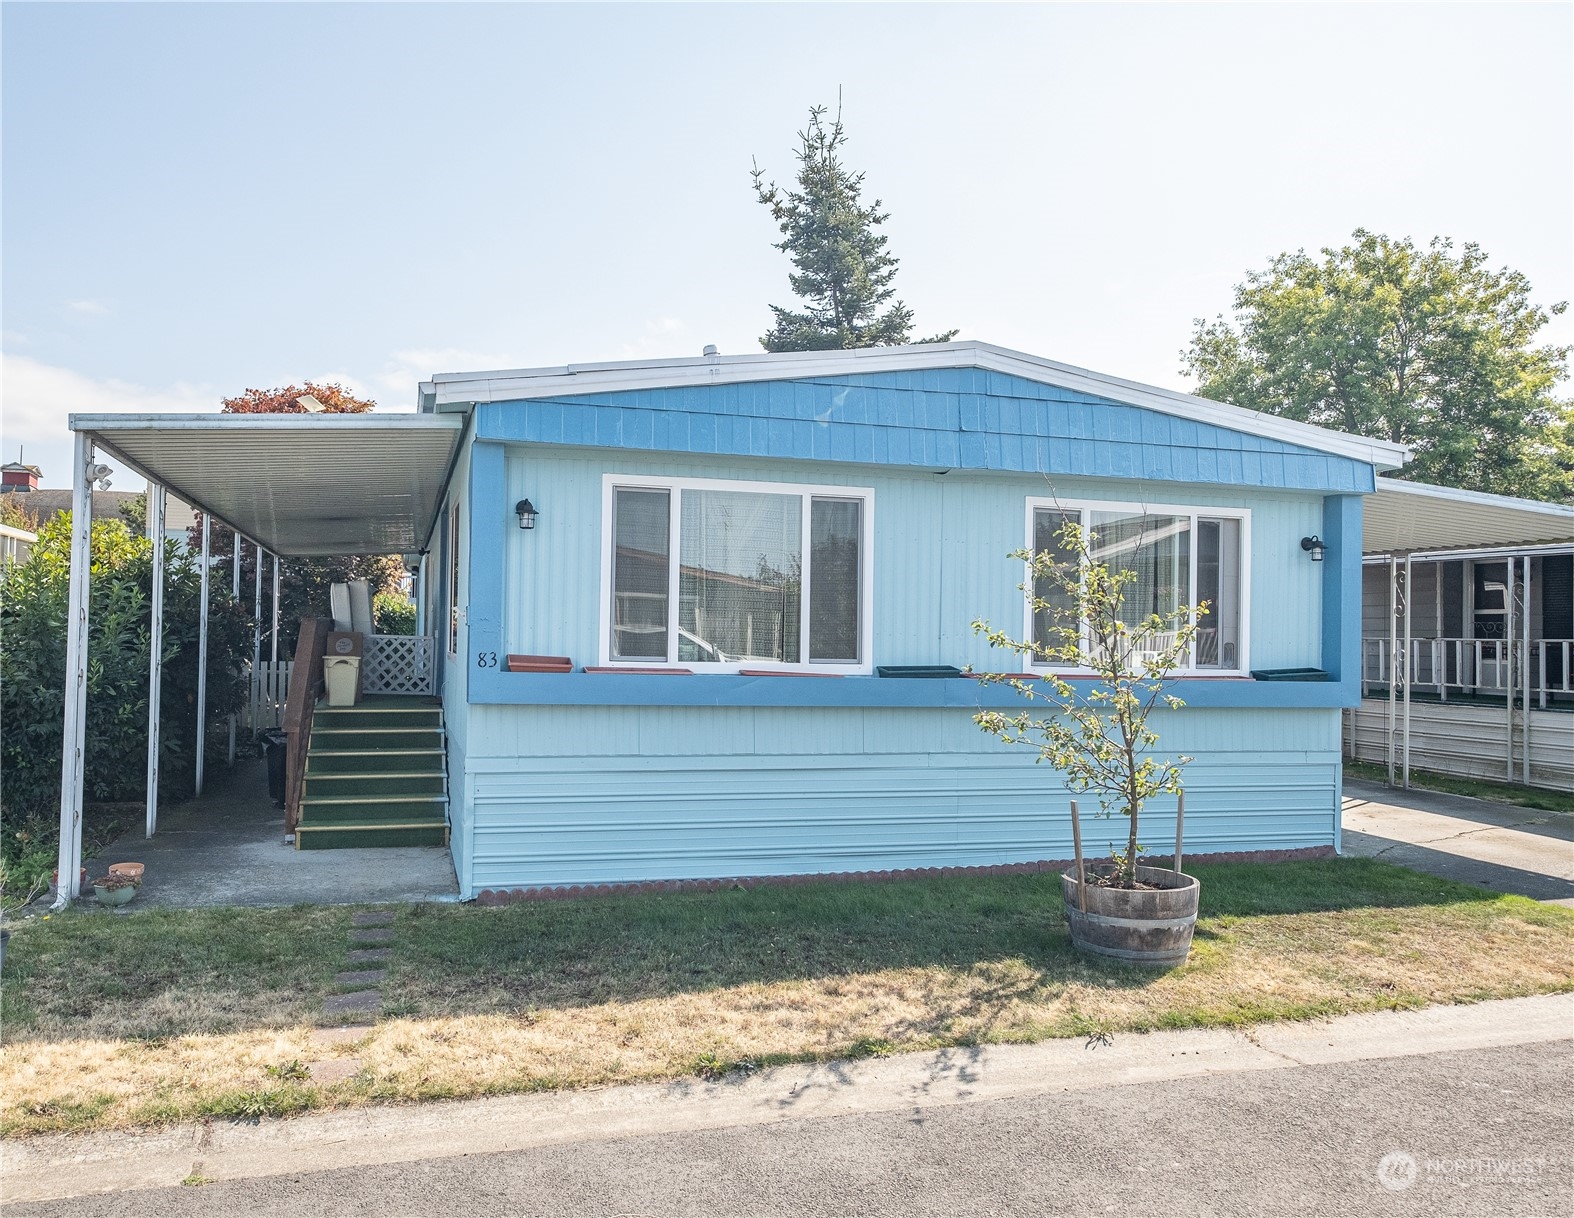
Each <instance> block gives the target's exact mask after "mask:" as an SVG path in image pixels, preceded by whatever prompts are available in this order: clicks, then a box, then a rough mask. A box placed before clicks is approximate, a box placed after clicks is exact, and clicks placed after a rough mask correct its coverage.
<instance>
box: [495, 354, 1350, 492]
mask: <svg viewBox="0 0 1574 1218" xmlns="http://www.w3.org/2000/svg"><path fill="white" fill-rule="evenodd" d="M476 409H477V420H478V434H479V435H480V436H482V437H484V438H487V439H493V440H509V441H516V442H524V443H537V444H563V445H574V446H582V447H595V448H627V449H642V450H648V451H664V452H681V453H693V454H704V455H711V456H736V457H766V458H779V459H787V460H813V461H835V462H848V463H855V464H868V465H896V466H909V467H914V466H916V467H920V468H929V469H965V470H998V471H1003V472H1010V473H1032V474H1047V475H1067V476H1072V475H1075V476H1086V477H1106V478H1138V479H1144V480H1154V481H1170V482H1187V483H1216V484H1228V485H1236V486H1255V487H1265V488H1274V489H1285V490H1312V491H1322V492H1330V493H1338V492H1346V493H1349V492H1354V493H1365V492H1369V491H1371V490H1372V489H1373V474H1372V469H1371V466H1370V465H1367V464H1365V463H1364V462H1360V461H1354V460H1351V459H1349V458H1347V457H1340V456H1335V455H1332V454H1329V453H1322V452H1317V451H1315V450H1313V449H1310V448H1303V447H1300V446H1297V445H1294V444H1288V443H1285V442H1283V441H1280V440H1271V439H1266V438H1264V437H1262V436H1256V435H1252V434H1250V433H1247V432H1242V431H1233V430H1230V429H1227V428H1223V427H1218V426H1215V425H1213V424H1209V423H1201V422H1197V421H1194V420H1190V419H1183V418H1179V417H1176V416H1172V415H1166V414H1162V413H1160V412H1158V411H1155V410H1148V409H1145V408H1142V407H1138V406H1130V405H1126V404H1124V403H1121V402H1115V401H1112V400H1109V399H1107V398H1100V397H1095V396H1092V395H1089V394H1085V393H1081V392H1078V391H1076V390H1071V389H1064V388H1060V387H1058V386H1054V385H1045V384H1040V383H1038V382H1035V381H1029V380H1026V379H1023V378H1021V377H1014V376H1007V375H1005V374H1002V373H998V372H987V371H983V370H979V369H967V368H949V369H935V370H931V371H925V372H900V373H877V374H869V375H864V376H846V377H827V378H816V379H808V380H798V381H757V382H744V383H736V384H726V385H705V386H681V387H674V388H668V389H641V390H630V391H626V392H615V393H598V394H587V395H583V396H573V395H565V396H562V397H554V398H538V399H532V400H526V401H517V402H497V403H489V404H483V405H480V406H478V407H477V408H476Z"/></svg>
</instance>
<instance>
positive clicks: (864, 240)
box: [752, 106, 957, 351]
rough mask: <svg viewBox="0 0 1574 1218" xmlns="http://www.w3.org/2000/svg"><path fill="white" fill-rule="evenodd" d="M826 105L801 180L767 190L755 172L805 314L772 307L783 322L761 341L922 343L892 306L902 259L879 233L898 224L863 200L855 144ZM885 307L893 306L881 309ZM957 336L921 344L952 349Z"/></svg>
mask: <svg viewBox="0 0 1574 1218" xmlns="http://www.w3.org/2000/svg"><path fill="white" fill-rule="evenodd" d="M826 114H827V110H826V108H825V107H824V106H811V107H810V109H809V125H808V126H807V127H806V128H805V129H804V130H802V131H800V132H799V133H798V152H797V157H798V183H797V188H796V189H788V190H782V189H781V188H779V187H778V186H777V185H776V183H775V182H772V183H771V184H770V185H769V186H767V185H766V184H765V171H764V170H762V169H761V168H760V167H759V166H758V165H756V166H755V167H754V170H753V175H752V176H753V178H754V192H755V197H756V198H758V199H759V201H760V202H761V203H762V204H764V205H765V206H766V207H768V208H770V212H771V218H772V219H773V220H775V221H776V225H777V227H778V228H779V229H780V230H781V233H782V240H781V241H780V242H779V243H777V245H776V248H777V249H779V250H781V251H783V252H784V253H786V254H787V255H788V256H789V257H790V258H791V259H792V263H793V266H794V267H795V268H796V270H795V271H794V273H793V274H791V275H789V276H788V283H789V284H790V285H791V286H792V290H793V293H794V294H795V295H797V296H798V297H799V298H800V299H802V300H803V302H804V306H805V307H804V308H803V310H802V311H795V310H793V309H784V308H782V307H780V306H779V305H772V306H771V312H772V313H774V314H775V315H776V324H775V325H774V326H772V327H771V329H770V331H769V332H768V333H767V334H766V335H765V337H764V338H762V339H760V345H761V346H763V347H764V348H765V349H766V350H767V351H833V350H839V349H844V348H849V347H889V346H895V345H898V344H901V343H906V342H911V341H914V340H913V339H912V338H911V337H910V336H911V334H912V332H913V311H912V310H911V309H910V308H908V307H907V306H906V305H905V304H903V303H902V302H901V301H900V300H892V296H894V295H895V292H896V289H895V288H894V287H892V285H891V281H892V280H893V279H894V278H895V277H896V268H897V259H896V258H895V257H894V256H893V255H892V254H890V253H889V252H888V251H887V250H886V243H887V241H888V240H889V238H888V237H887V236H886V235H885V234H884V233H882V232H879V231H878V230H879V228H880V226H881V225H882V224H884V223H885V222H886V220H887V219H888V218H889V213H887V212H883V211H881V210H880V200H879V199H876V200H875V201H874V202H873V203H869V204H865V203H864V202H863V197H862V196H863V184H864V175H863V174H862V173H853V172H851V171H850V170H848V168H847V167H846V166H845V165H843V164H842V161H841V158H840V155H839V154H840V151H841V148H842V146H843V145H844V144H845V143H846V142H847V133H846V130H845V128H843V126H842V115H841V110H840V107H838V109H837V114H836V118H835V119H834V120H833V121H831V122H829V123H827V122H826V121H825V116H826ZM882 310H884V311H883V312H882ZM956 333H957V332H956V331H955V330H949V331H947V332H946V333H944V334H937V335H935V336H933V337H932V338H924V339H919V340H917V341H919V342H926V343H943V342H949V341H950V340H951V339H953V338H955V337H956Z"/></svg>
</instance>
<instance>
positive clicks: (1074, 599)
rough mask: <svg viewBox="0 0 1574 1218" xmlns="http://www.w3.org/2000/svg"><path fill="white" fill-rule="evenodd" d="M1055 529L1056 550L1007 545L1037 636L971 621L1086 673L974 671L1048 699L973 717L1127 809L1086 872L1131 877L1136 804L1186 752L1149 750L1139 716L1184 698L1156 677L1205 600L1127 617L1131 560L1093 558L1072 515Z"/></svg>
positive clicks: (1114, 806)
mask: <svg viewBox="0 0 1574 1218" xmlns="http://www.w3.org/2000/svg"><path fill="white" fill-rule="evenodd" d="M1057 540H1058V542H1059V543H1060V549H1059V552H1058V553H1057V552H1050V551H1032V550H1018V551H1016V552H1014V553H1013V554H1012V555H1011V557H1012V558H1015V559H1019V560H1020V561H1022V562H1025V563H1026V564H1027V565H1028V567H1029V569H1030V573H1031V578H1030V581H1029V582H1027V583H1024V584H1022V585H1021V588H1022V590H1023V591H1024V592H1025V593H1027V594H1028V596H1029V598H1030V599H1031V601H1032V605H1033V617H1034V621H1036V622H1038V623H1040V630H1039V631H1038V632H1037V633H1039V634H1040V635H1041V637H1040V638H1036V639H1027V640H1021V639H1016V638H1013V637H1011V635H1009V634H1007V633H1006V632H1005V631H1003V630H997V629H995V628H994V627H992V626H990V624H989V623H988V622H986V621H975V622H974V623H973V630H974V632H975V633H978V634H982V635H983V636H984V637H985V638H987V639H988V640H989V643H990V646H992V647H999V648H1002V649H1004V650H1006V651H1010V652H1013V653H1015V654H1016V655H1019V656H1024V657H1027V658H1029V659H1030V660H1032V661H1034V662H1037V663H1040V664H1047V665H1053V666H1055V667H1056V668H1069V669H1077V670H1080V671H1082V672H1086V673H1089V674H1091V679H1079V680H1078V681H1077V682H1075V683H1073V682H1071V681H1068V680H1067V679H1066V678H1065V677H1063V676H1061V675H1059V674H1058V673H1055V672H1051V673H1048V674H1047V675H1046V676H1045V677H1044V678H1043V679H1042V680H1035V681H1027V680H1023V679H1022V678H1020V677H1014V676H1007V675H1001V674H998V673H990V674H980V675H981V677H982V679H983V680H984V681H988V682H995V683H998V684H1003V685H1010V686H1011V687H1012V688H1013V689H1015V690H1016V691H1017V692H1018V693H1019V694H1021V695H1022V696H1023V697H1024V698H1027V699H1028V700H1029V701H1033V702H1044V703H1048V704H1049V706H1050V707H1052V708H1053V710H1052V713H1050V714H1048V715H1035V714H1034V712H1033V711H1032V710H1031V709H1024V710H1022V711H1019V712H1018V713H1016V714H1006V713H1005V712H1003V711H981V712H979V713H978V714H977V715H975V716H973V720H974V722H975V723H977V724H978V726H979V727H980V728H982V729H983V730H984V731H986V732H988V733H989V734H990V735H992V736H997V737H999V738H1000V739H1001V740H1003V741H1005V742H1006V743H1007V744H1013V745H1026V746H1027V747H1029V748H1034V749H1037V750H1038V757H1037V758H1036V759H1035V760H1036V761H1038V762H1046V761H1047V762H1048V763H1049V764H1050V765H1052V766H1053V767H1054V768H1055V769H1057V770H1059V771H1060V772H1061V773H1062V774H1064V775H1065V777H1066V785H1067V786H1069V787H1070V788H1071V789H1072V790H1073V791H1075V792H1078V793H1091V794H1093V795H1094V796H1095V797H1096V798H1097V799H1098V802H1099V809H1100V815H1103V816H1114V815H1115V814H1116V813H1119V814H1120V815H1121V816H1124V817H1125V818H1126V819H1127V821H1128V825H1127V834H1126V848H1125V850H1124V851H1122V850H1118V849H1114V848H1113V847H1112V848H1111V857H1112V860H1113V862H1114V868H1113V870H1112V872H1111V874H1110V875H1109V876H1108V877H1098V876H1090V877H1089V881H1090V882H1091V883H1099V882H1105V883H1108V884H1110V885H1113V886H1115V887H1120V888H1135V887H1136V886H1137V857H1138V855H1139V854H1140V853H1141V851H1142V846H1141V844H1140V843H1139V841H1138V835H1137V823H1138V818H1139V817H1140V815H1141V813H1142V808H1143V805H1144V804H1145V803H1147V801H1148V800H1150V799H1152V798H1154V797H1155V796H1157V795H1175V794H1178V793H1179V792H1180V788H1181V772H1182V770H1183V769H1184V767H1185V766H1186V765H1187V763H1188V762H1190V761H1191V760H1192V759H1191V758H1190V757H1186V756H1177V757H1173V758H1169V759H1159V758H1156V757H1154V756H1152V755H1151V754H1150V752H1149V750H1151V749H1152V748H1153V747H1154V746H1155V745H1157V744H1158V742H1159V737H1158V733H1157V732H1155V731H1154V730H1153V729H1152V728H1151V727H1149V726H1148V716H1149V715H1150V714H1151V713H1152V711H1153V710H1154V708H1155V707H1157V706H1159V705H1161V704H1162V705H1164V706H1166V707H1170V708H1176V709H1178V708H1179V707H1181V706H1183V705H1184V703H1183V702H1182V701H1181V700H1180V699H1179V698H1177V697H1175V696H1174V695H1172V694H1167V693H1165V688H1166V686H1167V685H1168V683H1169V681H1170V679H1171V678H1172V676H1173V674H1174V673H1175V671H1176V669H1178V668H1180V667H1181V666H1182V665H1183V664H1184V663H1185V662H1186V657H1187V655H1188V653H1189V651H1190V648H1191V645H1192V639H1193V638H1194V637H1195V635H1196V633H1197V626H1198V622H1199V619H1200V618H1201V617H1202V616H1203V615H1204V614H1206V613H1207V611H1208V607H1207V605H1206V604H1203V605H1197V606H1186V605H1183V606H1181V607H1179V608H1177V609H1174V610H1172V611H1171V612H1169V613H1152V614H1148V615H1146V616H1145V617H1137V616H1136V615H1135V614H1133V613H1132V612H1131V611H1130V610H1129V609H1128V608H1127V605H1126V591H1127V589H1128V588H1129V587H1130V586H1131V585H1132V584H1133V583H1134V582H1135V581H1136V579H1137V572H1136V571H1135V570H1133V569H1130V568H1121V569H1113V570H1112V569H1111V568H1110V566H1109V565H1108V564H1107V563H1104V562H1100V561H1098V559H1097V558H1096V557H1095V546H1096V542H1097V539H1096V536H1095V535H1094V534H1092V533H1090V532H1088V531H1086V530H1084V529H1083V528H1082V526H1081V525H1080V524H1078V523H1076V522H1075V521H1068V522H1067V523H1066V524H1065V525H1064V526H1063V527H1062V528H1061V529H1060V531H1059V533H1058V534H1057ZM1134 618H1135V619H1136V620H1133V619H1134Z"/></svg>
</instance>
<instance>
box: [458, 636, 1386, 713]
mask: <svg viewBox="0 0 1574 1218" xmlns="http://www.w3.org/2000/svg"><path fill="white" fill-rule="evenodd" d="M471 629H472V637H471V650H472V651H474V650H475V647H476V643H475V638H474V633H473V631H474V627H473V626H472V628H471ZM470 659H471V661H472V664H471V673H470V701H471V703H472V704H485V705H491V706H509V705H513V706H820V707H880V706H889V707H937V708H946V707H949V708H954V709H967V710H981V709H1009V708H1012V707H1017V708H1023V707H1028V706H1038V707H1040V708H1044V709H1047V706H1048V704H1047V703H1039V702H1036V701H1035V702H1031V703H1030V702H1029V701H1028V700H1027V699H1025V698H1023V697H1022V696H1021V695H1020V694H1018V693H1017V691H1016V690H1015V689H1013V688H1012V687H1011V686H1008V685H993V684H983V683H980V682H979V681H976V680H973V679H971V678H966V677H964V678H959V679H950V680H947V679H936V680H893V679H891V678H884V677H744V676H736V675H731V674H728V675H716V676H702V675H695V676H680V675H672V676H667V675H663V674H653V673H628V674H622V673H586V672H573V673H510V672H504V671H501V670H500V669H496V668H491V667H487V668H483V669H477V668H476V667H475V666H474V660H475V657H474V656H471V657H470ZM1352 691H1353V692H1352ZM1168 692H1170V693H1172V694H1174V696H1175V697H1177V698H1179V699H1181V701H1183V702H1184V703H1185V704H1186V705H1187V706H1195V707H1256V708H1264V709H1269V708H1295V709H1317V708H1330V709H1331V708H1340V707H1347V706H1358V705H1360V700H1361V697H1360V685H1359V682H1355V683H1351V682H1346V681H1253V680H1249V679H1245V678H1242V679H1224V680H1221V679H1215V678H1199V679H1195V680H1186V679H1184V678H1182V679H1180V680H1177V681H1176V682H1174V684H1173V685H1172V686H1171V687H1170V688H1169V691H1168Z"/></svg>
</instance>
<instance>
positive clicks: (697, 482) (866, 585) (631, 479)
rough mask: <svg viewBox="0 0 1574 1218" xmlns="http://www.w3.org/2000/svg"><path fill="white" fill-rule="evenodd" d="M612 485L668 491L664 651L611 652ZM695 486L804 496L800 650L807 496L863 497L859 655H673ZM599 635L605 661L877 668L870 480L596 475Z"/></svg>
mask: <svg viewBox="0 0 1574 1218" xmlns="http://www.w3.org/2000/svg"><path fill="white" fill-rule="evenodd" d="M615 489H622V490H642V491H667V492H668V493H669V494H670V495H671V499H670V501H669V508H668V516H667V538H668V555H669V565H670V570H669V572H668V585H667V598H668V599H667V606H668V610H667V656H666V658H665V659H659V660H658V659H618V658H614V657H613V655H612V532H613V527H612V526H613V523H614V521H613V508H612V494H613V491H614V490H615ZM686 490H693V491H741V492H743V493H746V494H760V495H798V496H800V497H801V499H802V502H803V525H802V534H801V535H802V538H803V547H804V555H803V588H802V590H801V592H800V593H799V595H800V596H801V597H802V600H803V612H802V613H800V615H799V617H800V622H799V630H800V631H801V634H800V637H799V645H798V654H799V655H801V656H805V657H807V656H808V655H809V612H808V606H809V594H810V580H811V574H810V566H811V564H810V562H809V542H810V538H811V536H812V533H811V531H810V525H811V515H810V514H811V512H812V510H813V507H812V504H813V500H814V498H815V497H816V496H818V497H823V498H827V499H856V500H859V501H860V503H861V504H862V510H861V511H860V512H859V513H858V516H859V523H860V532H859V536H858V547H859V563H858V566H859V571H858V650H859V653H860V654H859V657H858V659H857V661H856V662H853V663H847V664H833V663H827V662H826V661H823V660H822V661H819V662H817V663H811V662H809V661H808V660H807V659H805V660H803V661H801V662H799V663H797V664H788V663H784V662H781V661H777V660H739V661H736V662H729V663H726V664H711V663H705V662H703V661H701V662H695V661H692V660H685V661H680V660H678V659H677V654H678V648H677V633H678V618H679V613H678V603H679V587H678V582H679V575H680V573H681V571H680V569H681V565H682V564H681V555H680V549H681V545H680V542H681V538H682V536H683V532H682V530H683V513H682V506H681V505H682V495H681V494H680V492H682V491H686ZM599 634H600V640H601V641H600V643H599V645H598V654H599V656H600V667H603V668H634V669H639V668H684V669H690V670H692V671H694V672H696V673H705V674H726V673H736V672H738V671H740V670H741V669H745V668H746V669H749V670H750V671H771V672H788V673H792V672H798V673H809V672H820V673H839V674H842V675H844V676H868V675H870V674H871V673H873V672H874V489H873V488H872V487H867V486H821V485H818V484H815V483H807V482H754V481H748V482H745V481H740V480H737V479H728V478H669V477H664V476H652V475H649V474H603V475H602V479H601V613H600V631H599Z"/></svg>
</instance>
